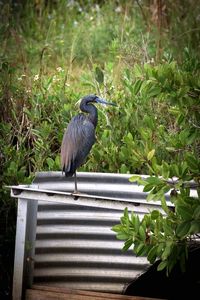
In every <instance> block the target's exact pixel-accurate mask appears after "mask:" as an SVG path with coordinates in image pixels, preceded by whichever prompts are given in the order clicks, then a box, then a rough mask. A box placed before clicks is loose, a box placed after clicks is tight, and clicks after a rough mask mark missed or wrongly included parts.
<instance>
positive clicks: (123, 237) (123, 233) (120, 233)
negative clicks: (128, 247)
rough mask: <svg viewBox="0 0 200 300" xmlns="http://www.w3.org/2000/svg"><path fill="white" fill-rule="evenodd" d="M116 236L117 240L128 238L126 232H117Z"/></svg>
mask: <svg viewBox="0 0 200 300" xmlns="http://www.w3.org/2000/svg"><path fill="white" fill-rule="evenodd" d="M116 238H117V239H118V240H127V239H128V238H129V235H128V234H127V233H126V232H119V233H118V234H117V235H116Z"/></svg>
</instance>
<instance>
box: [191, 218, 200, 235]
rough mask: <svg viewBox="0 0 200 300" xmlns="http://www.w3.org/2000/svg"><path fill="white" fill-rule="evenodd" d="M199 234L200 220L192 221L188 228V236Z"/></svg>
mask: <svg viewBox="0 0 200 300" xmlns="http://www.w3.org/2000/svg"><path fill="white" fill-rule="evenodd" d="M199 232H200V220H198V221H192V222H191V226H190V231H189V233H190V234H196V233H199Z"/></svg>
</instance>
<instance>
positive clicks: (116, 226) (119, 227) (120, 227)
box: [112, 224, 123, 232]
mask: <svg viewBox="0 0 200 300" xmlns="http://www.w3.org/2000/svg"><path fill="white" fill-rule="evenodd" d="M122 228H123V227H122V225H121V224H117V225H114V226H113V227H112V231H115V232H120V231H121V230H122Z"/></svg>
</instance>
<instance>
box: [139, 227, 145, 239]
mask: <svg viewBox="0 0 200 300" xmlns="http://www.w3.org/2000/svg"><path fill="white" fill-rule="evenodd" d="M138 233H139V236H140V238H141V240H143V241H145V239H146V233H145V230H144V228H143V226H142V225H140V227H139V230H138Z"/></svg>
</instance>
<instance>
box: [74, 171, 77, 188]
mask: <svg viewBox="0 0 200 300" xmlns="http://www.w3.org/2000/svg"><path fill="white" fill-rule="evenodd" d="M74 186H75V189H74V193H75V194H77V193H78V189H77V177H76V171H75V173H74Z"/></svg>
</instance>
